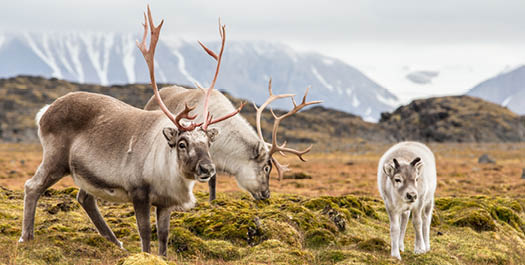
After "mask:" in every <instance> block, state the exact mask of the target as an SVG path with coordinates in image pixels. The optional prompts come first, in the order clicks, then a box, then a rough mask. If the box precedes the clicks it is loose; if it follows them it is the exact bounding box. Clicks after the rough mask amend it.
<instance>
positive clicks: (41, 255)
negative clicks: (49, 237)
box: [33, 246, 64, 264]
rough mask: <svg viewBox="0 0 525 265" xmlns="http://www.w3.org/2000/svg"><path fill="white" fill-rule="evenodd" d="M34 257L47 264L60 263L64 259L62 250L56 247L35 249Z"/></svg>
mask: <svg viewBox="0 0 525 265" xmlns="http://www.w3.org/2000/svg"><path fill="white" fill-rule="evenodd" d="M33 255H35V257H36V258H37V259H39V260H42V261H44V262H45V263H47V264H56V263H59V262H60V261H61V260H62V259H63V258H64V256H63V254H62V250H61V249H60V248H58V247H55V246H48V247H43V248H35V249H33Z"/></svg>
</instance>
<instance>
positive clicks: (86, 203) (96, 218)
mask: <svg viewBox="0 0 525 265" xmlns="http://www.w3.org/2000/svg"><path fill="white" fill-rule="evenodd" d="M77 201H78V202H79V203H80V205H82V208H84V211H86V213H87V215H88V216H89V219H91V222H93V224H94V225H95V227H96V228H97V230H98V233H99V234H100V235H101V236H103V237H105V238H106V239H107V240H109V241H111V242H113V243H115V244H116V245H117V246H119V247H120V248H122V249H124V247H123V245H122V242H120V241H119V240H117V237H116V236H115V234H114V233H113V231H111V228H109V226H108V224H107V223H106V222H105V221H104V218H103V217H102V215H101V214H100V212H99V211H98V207H97V201H96V199H95V197H93V195H90V194H88V193H87V192H86V191H84V190H83V189H80V190H79V191H78V194H77Z"/></svg>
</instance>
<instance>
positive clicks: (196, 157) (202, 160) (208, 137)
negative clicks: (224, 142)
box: [162, 127, 219, 182]
mask: <svg viewBox="0 0 525 265" xmlns="http://www.w3.org/2000/svg"><path fill="white" fill-rule="evenodd" d="M162 133H163V134H164V137H166V140H168V145H169V146H170V147H171V148H174V149H176V151H177V159H178V165H179V167H180V169H181V171H182V172H183V175H184V176H185V177H186V178H189V179H195V180H197V181H200V182H206V181H208V180H210V178H211V177H213V176H215V174H216V169H215V164H213V162H212V160H211V156H210V144H211V143H212V142H213V141H214V140H215V139H216V137H217V135H218V134H219V131H218V129H216V128H208V130H207V131H204V130H202V128H201V127H198V128H197V129H195V130H193V131H183V132H180V131H178V130H177V129H175V128H164V130H163V131H162Z"/></svg>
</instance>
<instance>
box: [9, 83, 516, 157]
mask: <svg viewBox="0 0 525 265" xmlns="http://www.w3.org/2000/svg"><path fill="white" fill-rule="evenodd" d="M163 86H166V85H160V87H163ZM78 90H82V91H89V92H95V93H102V94H106V95H110V96H113V97H116V98H118V99H120V100H122V101H124V102H127V103H129V104H131V105H133V106H135V107H138V108H142V107H143V106H144V104H145V103H146V102H147V100H148V99H149V98H150V97H151V95H152V91H151V87H150V85H149V84H133V85H118V86H100V85H86V84H78V83H72V82H68V81H63V80H58V79H54V78H52V79H46V78H41V77H31V76H18V77H16V78H9V79H0V140H1V141H7V142H21V141H24V142H38V138H37V133H36V126H35V121H34V117H35V114H36V113H37V111H38V110H39V109H40V108H41V107H42V106H44V105H45V104H50V103H52V102H53V101H54V100H55V99H56V98H58V97H60V96H62V95H65V94H67V93H68V92H72V91H78ZM227 96H228V97H230V99H231V100H232V101H233V102H234V103H235V104H237V103H238V102H239V101H240V99H237V98H234V97H232V96H230V95H227ZM276 112H277V113H279V112H281V111H279V110H276ZM242 115H243V116H244V117H245V118H246V119H247V120H248V121H249V122H250V123H251V124H252V126H253V125H254V124H255V109H254V108H253V106H252V105H251V104H247V106H246V107H245V108H244V109H243V111H242ZM262 124H263V131H264V134H265V137H266V139H267V140H270V133H271V127H272V125H273V121H272V119H271V114H270V113H269V112H268V111H267V112H265V114H264V116H263V122H262ZM524 128H525V116H522V117H520V116H518V115H517V114H515V113H513V112H511V111H509V110H508V109H506V108H504V107H501V106H499V105H496V104H493V103H489V102H486V101H483V100H481V99H478V98H473V97H468V96H461V97H441V98H431V99H424V100H416V101H413V102H412V103H410V104H408V105H406V106H402V107H399V108H398V109H397V110H395V111H394V112H393V113H383V114H382V118H381V121H380V122H379V123H370V122H367V121H364V120H363V119H362V118H361V117H360V116H356V115H353V114H349V113H345V112H342V111H338V110H333V109H328V108H325V107H323V106H316V107H313V108H310V109H307V110H304V111H302V112H300V113H298V114H296V115H293V116H291V117H290V118H288V119H286V120H285V121H283V122H282V124H281V128H280V132H279V141H280V142H281V141H284V140H287V141H288V142H290V143H291V144H295V145H297V144H299V145H305V144H309V143H316V145H315V146H316V147H315V148H317V149H318V150H348V149H349V148H350V147H355V145H356V144H360V143H363V142H367V141H374V142H395V141H398V140H420V141H431V142H443V141H452V142H500V141H505V142H507V141H513V142H515V141H524V132H525V129H524Z"/></svg>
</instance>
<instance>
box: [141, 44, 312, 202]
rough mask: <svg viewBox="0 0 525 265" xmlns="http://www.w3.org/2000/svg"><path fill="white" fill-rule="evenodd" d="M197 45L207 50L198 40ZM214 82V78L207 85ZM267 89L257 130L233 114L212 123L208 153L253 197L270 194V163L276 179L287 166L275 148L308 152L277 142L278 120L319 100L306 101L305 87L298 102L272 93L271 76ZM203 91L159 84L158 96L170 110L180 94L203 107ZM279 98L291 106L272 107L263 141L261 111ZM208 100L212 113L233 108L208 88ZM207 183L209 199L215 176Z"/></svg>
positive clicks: (151, 103) (213, 191)
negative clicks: (215, 131)
mask: <svg viewBox="0 0 525 265" xmlns="http://www.w3.org/2000/svg"><path fill="white" fill-rule="evenodd" d="M201 46H203V48H204V49H205V50H207V48H206V47H205V46H204V45H203V44H202V43H201ZM212 57H213V55H212ZM214 58H215V57H214ZM218 67H219V66H218ZM217 69H218V68H217ZM214 85H215V79H214V80H213V82H212V85H211V87H213V86H214ZM197 86H198V85H197ZM268 90H269V93H270V96H269V98H268V99H267V100H266V101H265V102H264V103H263V104H262V105H261V106H260V107H259V108H257V106H255V108H256V110H257V114H256V124H257V132H255V131H254V129H253V128H252V127H251V126H250V124H249V123H248V122H247V121H246V120H245V119H244V118H243V117H241V116H240V115H236V116H235V117H232V118H231V119H229V120H227V121H225V122H221V123H219V124H216V125H215V126H216V127H217V128H219V129H220V130H221V134H220V135H219V136H217V139H216V141H215V142H214V144H213V145H212V146H211V147H210V153H211V155H212V159H213V160H214V162H215V165H216V166H217V169H218V170H219V171H220V172H224V173H227V174H230V175H233V176H235V179H236V180H237V184H238V185H239V187H240V188H241V189H244V190H247V191H248V192H250V194H251V195H252V196H253V198H254V199H256V200H261V199H268V198H269V197H270V187H269V177H270V172H271V170H272V167H273V166H275V168H276V169H277V175H278V178H279V180H280V179H281V178H282V177H283V174H284V172H285V171H287V170H288V167H287V166H285V165H281V164H280V163H279V162H278V161H277V159H276V158H275V157H273V155H274V154H275V153H276V152H280V153H291V154H295V155H297V156H298V157H299V159H300V160H301V161H306V160H305V159H304V158H303V155H304V154H306V153H308V152H309V151H310V150H311V148H312V146H309V147H308V148H306V149H305V150H302V151H298V150H294V149H291V148H287V147H286V142H285V143H284V144H282V145H278V144H277V129H278V127H279V124H280V122H281V120H283V119H284V118H286V117H289V116H291V115H293V114H295V113H297V112H298V111H299V110H301V109H302V108H304V107H306V106H308V105H312V104H318V103H320V102H321V101H311V102H306V96H307V95H308V90H306V92H305V94H304V97H303V101H302V102H301V104H299V105H297V104H296V102H295V100H294V98H293V97H294V95H293V94H281V95H274V94H273V92H272V81H271V79H270V81H269V84H268ZM208 91H209V90H208ZM205 93H206V91H205V90H203V89H186V88H183V87H179V86H170V87H165V88H162V89H161V91H160V96H161V98H163V100H164V102H166V105H167V106H168V108H169V109H170V110H175V109H177V107H178V103H177V102H180V100H181V99H182V98H184V99H188V100H189V102H190V103H191V104H192V105H194V106H197V109H200V108H202V107H204V102H205V101H204V98H205V96H206V94H205ZM283 98H291V99H292V103H293V105H294V108H293V109H292V110H291V111H289V112H287V113H285V114H284V115H282V116H280V117H278V116H276V115H275V114H274V113H273V111H272V114H273V115H274V118H275V122H274V125H273V131H272V143H271V144H270V143H266V142H265V140H264V138H263V134H262V128H261V118H262V112H263V110H264V109H265V108H266V107H267V106H268V105H269V104H270V103H271V102H273V101H275V100H277V99H283ZM210 102H213V103H214V104H212V105H210V112H211V113H214V114H215V115H223V114H225V113H228V112H230V111H233V110H234V107H233V105H232V103H231V102H230V101H229V100H228V99H227V98H226V97H225V96H224V95H223V94H222V93H220V92H219V91H217V90H213V91H212V93H211V96H210ZM158 108H159V106H158V104H157V103H156V101H155V100H154V98H153V97H152V98H150V100H149V101H148V103H147V104H146V106H145V107H144V109H145V110H156V109H158ZM208 185H209V190H210V196H209V199H210V201H212V200H214V199H215V196H216V177H212V178H211V179H210V181H209V182H208Z"/></svg>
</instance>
